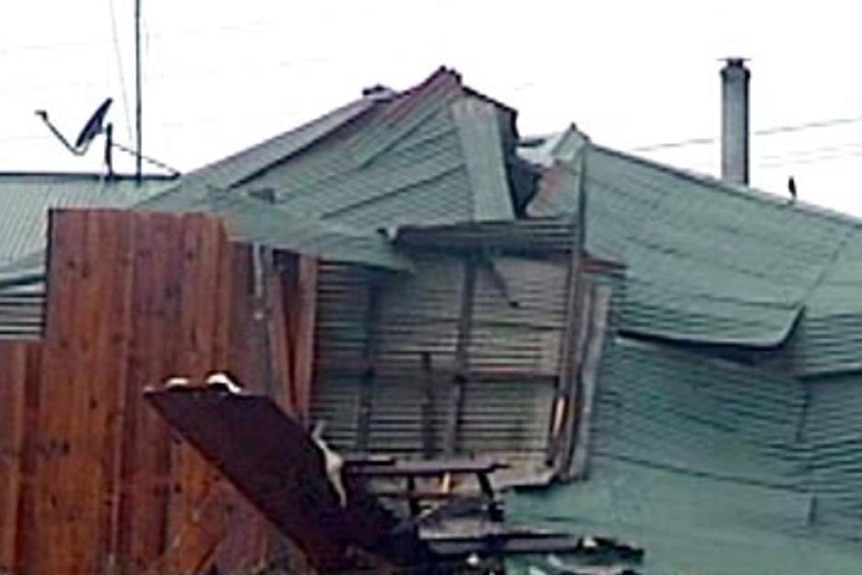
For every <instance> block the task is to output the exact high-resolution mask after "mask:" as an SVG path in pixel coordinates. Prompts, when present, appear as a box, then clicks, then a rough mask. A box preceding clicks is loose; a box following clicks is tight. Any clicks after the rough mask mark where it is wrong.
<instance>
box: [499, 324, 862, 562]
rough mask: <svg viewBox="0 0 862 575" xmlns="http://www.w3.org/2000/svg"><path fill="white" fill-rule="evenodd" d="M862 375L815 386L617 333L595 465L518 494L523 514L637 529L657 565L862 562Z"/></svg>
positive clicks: (603, 376) (561, 525) (597, 418)
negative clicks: (560, 482)
mask: <svg viewBox="0 0 862 575" xmlns="http://www.w3.org/2000/svg"><path fill="white" fill-rule="evenodd" d="M860 409H862V379H860V380H858V381H857V380H850V379H842V380H831V381H827V380H822V381H819V382H811V383H810V384H804V383H801V382H799V381H797V380H794V379H792V378H789V377H782V376H779V375H777V374H774V373H770V372H767V371H763V370H758V369H753V368H749V367H743V366H740V365H738V364H731V363H729V362H725V361H720V360H715V359H712V358H709V357H706V356H704V355H702V354H694V353H691V352H682V351H679V350H672V349H671V348H669V347H667V346H663V345H649V344H642V343H635V342H631V341H628V340H625V339H617V340H615V341H614V342H613V343H612V345H610V346H609V349H608V351H607V352H606V355H605V357H604V359H603V362H602V369H601V371H600V377H599V382H598V395H597V404H596V405H595V408H594V413H593V428H592V433H593V440H592V446H593V450H592V456H591V468H590V475H589V478H588V479H587V480H586V481H581V482H576V483H573V484H570V485H567V486H559V487H556V488H552V489H550V490H548V491H545V492H529V493H528V492H523V493H514V494H510V496H509V500H508V502H507V503H508V517H509V520H510V521H513V522H516V523H517V522H525V523H536V522H538V523H540V524H544V525H547V526H548V527H552V528H554V529H562V530H566V531H570V532H575V533H589V534H600V535H606V536H611V537H616V538H622V539H623V540H629V541H632V542H633V543H635V544H638V545H642V546H644V547H645V549H646V553H647V555H646V557H647V559H646V563H645V565H644V571H645V572H646V573H648V574H649V575H670V574H677V573H681V572H682V573H689V572H690V573H698V574H701V575H737V574H738V575H743V574H744V575H758V574H761V573H780V574H782V575H796V574H799V575H802V574H805V575H808V574H810V573H821V574H824V575H825V574H829V573H845V572H855V571H856V570H858V565H859V564H860V563H862V547H859V544H858V543H859V541H858V539H859V538H860V533H862V521H860V519H859V517H860V515H859V512H860V509H862V504H860V500H862V497H861V496H860V493H862V489H860V488H859V485H860V479H862V478H860V474H862V464H860V463H858V462H859V461H862V424H860V423H859V418H858V417H857V414H858V413H859V410H860Z"/></svg>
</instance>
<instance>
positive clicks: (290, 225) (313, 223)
mask: <svg viewBox="0 0 862 575" xmlns="http://www.w3.org/2000/svg"><path fill="white" fill-rule="evenodd" d="M200 206H203V209H205V210H206V211H208V212H210V213H213V214H216V215H220V216H222V217H224V218H225V220H226V221H227V224H228V231H229V232H230V235H231V238H232V239H234V240H237V241H242V242H249V243H261V244H266V245H269V246H271V247H274V248H279V249H283V250H288V251H292V252H296V253H301V254H307V255H311V256H316V257H320V258H323V259H326V260H329V261H333V262H345V263H361V264H365V265H368V266H376V267H382V268H387V269H392V270H398V271H410V270H411V269H412V266H411V263H410V260H409V259H408V258H407V257H406V256H404V255H402V254H400V253H398V252H396V251H395V248H394V247H393V246H392V244H391V243H390V242H389V240H388V238H386V237H385V236H383V235H381V234H379V233H377V232H373V231H372V232H366V233H362V232H361V231H357V230H353V229H350V228H345V227H343V226H336V225H332V224H328V223H325V222H321V221H319V220H314V219H310V220H303V219H300V218H297V217H295V216H293V215H292V214H290V213H289V212H287V211H286V210H284V209H283V208H282V207H281V206H278V205H273V204H270V203H268V202H264V201H261V200H256V199H253V198H247V197H242V196H239V195H235V194H228V193H224V192H222V193H215V194H210V195H209V196H208V198H207V200H206V201H204V202H202V203H199V204H198V206H196V207H195V209H198V208H199V207H200Z"/></svg>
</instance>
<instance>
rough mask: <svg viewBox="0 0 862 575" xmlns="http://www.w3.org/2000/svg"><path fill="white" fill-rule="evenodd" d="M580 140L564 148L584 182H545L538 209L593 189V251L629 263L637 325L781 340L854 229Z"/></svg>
mask: <svg viewBox="0 0 862 575" xmlns="http://www.w3.org/2000/svg"><path fill="white" fill-rule="evenodd" d="M569 140H572V138H568V139H566V138H563V139H561V140H560V142H558V145H557V146H555V149H556V151H557V153H558V155H559V154H560V153H561V152H560V151H559V148H561V147H562V148H563V149H565V150H566V153H567V154H568V155H569V156H572V155H575V154H582V155H583V158H582V160H581V162H582V164H576V169H578V170H582V172H583V173H582V177H581V178H580V179H579V181H580V182H581V188H578V189H569V190H557V191H556V193H554V192H553V191H547V190H546V191H544V192H543V193H541V194H540V195H539V196H537V198H536V199H535V201H534V204H533V205H532V206H531V211H532V213H534V214H540V215H547V214H553V213H561V212H563V213H565V212H568V213H573V212H576V210H577V196H578V194H579V193H580V190H581V189H583V190H584V191H585V193H586V194H587V225H588V228H587V245H588V249H589V250H590V251H591V253H595V254H597V255H599V256H603V257H608V258H614V259H618V260H619V261H622V262H623V263H625V264H626V266H627V268H628V269H627V276H628V286H627V294H626V300H625V304H624V315H623V323H622V329H625V330H628V331H630V332H636V333H641V334H643V335H649V336H658V337H663V338H669V339H675V340H682V341H690V342H698V343H716V344H720V343H725V344H734V345H748V346H756V347H772V346H777V345H780V344H781V343H783V342H784V341H785V340H786V338H787V337H788V335H789V334H790V333H791V330H792V328H793V327H794V325H795V324H796V321H797V319H798V317H799V314H800V311H801V309H802V308H803V307H804V305H805V302H806V299H807V298H808V296H809V295H810V293H811V292H812V290H813V289H814V288H815V286H817V285H818V282H819V281H820V280H821V278H822V276H823V274H824V273H825V272H826V270H827V269H828V268H829V266H830V265H831V263H832V261H833V260H834V259H835V258H836V257H837V255H838V254H839V253H840V250H841V249H842V248H843V247H844V245H845V243H846V242H847V241H849V239H850V237H851V235H852V234H853V233H854V230H855V224H854V223H851V222H850V220H848V219H840V218H836V217H833V216H828V215H824V214H820V213H815V212H812V211H808V210H802V209H797V208H796V207H794V206H790V205H787V204H786V203H784V202H781V201H780V200H778V199H774V198H771V197H768V196H766V195H764V194H760V193H757V192H751V191H745V190H741V189H739V188H736V187H732V186H728V185H726V184H723V183H721V182H718V181H716V180H713V179H711V178H707V177H700V176H694V175H691V174H688V173H685V172H682V171H679V170H673V169H670V168H666V167H664V166H660V165H657V164H654V163H651V162H647V161H644V160H640V159H637V158H634V157H631V156H627V155H624V154H621V153H619V152H615V151H612V150H609V149H605V148H602V147H599V146H594V145H592V144H589V143H586V144H583V145H582V146H581V148H577V147H575V148H573V146H574V144H571V143H570V144H571V145H566V146H562V143H565V142H566V141H569ZM572 141H574V140H572ZM576 143H577V142H576ZM581 166H582V167H581Z"/></svg>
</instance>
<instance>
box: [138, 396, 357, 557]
mask: <svg viewBox="0 0 862 575" xmlns="http://www.w3.org/2000/svg"><path fill="white" fill-rule="evenodd" d="M146 398H147V400H148V401H149V402H150V403H151V404H152V405H153V407H155V408H156V410H157V411H158V412H159V414H161V416H162V417H163V418H164V419H165V420H166V421H167V422H168V423H169V424H170V425H171V427H173V428H174V429H175V430H176V431H177V432H179V434H180V435H182V437H183V438H184V439H186V440H187V441H188V442H189V443H191V444H192V445H193V446H194V447H195V448H196V449H198V450H199V451H200V452H201V453H202V454H203V456H204V457H205V458H206V459H207V460H208V461H209V462H210V463H212V464H213V465H214V466H215V467H216V468H217V469H218V470H219V471H221V473H223V474H224V475H225V477H227V478H228V479H229V480H230V481H231V483H233V484H234V485H235V486H236V487H237V489H238V490H239V491H240V492H241V493H242V494H243V495H244V496H245V497H247V498H248V499H249V500H250V501H251V502H252V504H254V506H255V507H256V508H257V509H258V510H259V511H260V512H261V513H263V514H264V515H265V516H266V518H267V519H269V520H270V521H271V522H272V523H273V524H274V525H275V526H276V527H277V528H278V529H279V530H280V531H281V532H283V533H284V534H285V535H287V536H288V537H290V538H291V539H293V540H294V541H296V543H297V544H298V545H299V546H300V547H301V548H302V549H303V551H305V553H307V554H308V556H309V559H310V560H311V561H312V562H313V563H314V564H315V565H316V566H317V567H318V568H319V569H321V570H324V571H326V570H331V569H337V568H340V567H342V566H343V563H344V561H345V559H344V550H345V545H346V543H345V537H344V534H343V533H341V532H340V526H341V521H340V519H341V516H342V509H341V507H340V504H339V500H338V495H337V493H336V492H335V490H334V489H333V488H332V486H331V485H330V484H329V483H328V481H327V480H326V472H325V464H324V459H323V454H322V453H321V452H320V450H318V449H317V448H316V446H315V445H314V443H313V442H312V440H311V439H310V437H309V436H308V434H307V433H306V432H305V430H304V429H303V427H302V426H301V425H300V424H299V423H297V422H296V421H295V420H293V419H291V418H290V417H288V416H287V415H286V414H285V413H284V412H282V411H281V410H280V409H279V408H278V407H277V406H276V405H275V403H273V402H272V401H271V400H269V399H267V398H264V397H260V396H245V395H236V394H231V393H228V392H224V391H218V390H216V389H213V388H189V389H185V388H179V389H170V390H162V391H150V392H147V393H146Z"/></svg>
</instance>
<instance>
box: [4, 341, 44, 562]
mask: <svg viewBox="0 0 862 575" xmlns="http://www.w3.org/2000/svg"><path fill="white" fill-rule="evenodd" d="M38 346H39V344H24V343H7V342H3V343H0V572H6V573H12V572H15V571H16V569H17V568H18V563H19V561H18V553H17V545H16V542H17V538H18V532H17V529H18V526H19V511H20V508H21V501H22V491H23V485H24V477H23V471H24V469H23V460H22V459H23V448H24V444H25V442H24V439H25V434H26V431H27V430H26V424H27V418H26V393H27V389H26V387H27V383H28V369H34V367H35V366H33V365H30V364H29V363H28V355H29V354H30V353H31V349H32V350H36V349H38Z"/></svg>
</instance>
